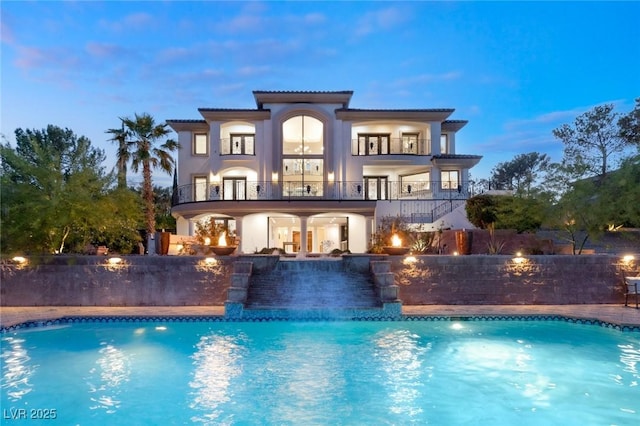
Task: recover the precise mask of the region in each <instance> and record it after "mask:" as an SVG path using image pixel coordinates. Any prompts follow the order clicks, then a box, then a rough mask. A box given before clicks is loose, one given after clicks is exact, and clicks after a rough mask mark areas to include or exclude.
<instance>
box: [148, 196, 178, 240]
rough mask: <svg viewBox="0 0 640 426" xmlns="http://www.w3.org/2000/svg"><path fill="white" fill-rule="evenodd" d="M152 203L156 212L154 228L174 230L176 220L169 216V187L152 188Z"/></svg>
mask: <svg viewBox="0 0 640 426" xmlns="http://www.w3.org/2000/svg"><path fill="white" fill-rule="evenodd" d="M153 193H154V194H155V196H154V199H153V202H154V203H155V210H156V227H158V228H160V229H167V230H169V229H174V230H175V229H176V218H175V217H173V216H171V204H172V198H173V190H172V188H170V187H164V188H163V187H160V186H154V187H153Z"/></svg>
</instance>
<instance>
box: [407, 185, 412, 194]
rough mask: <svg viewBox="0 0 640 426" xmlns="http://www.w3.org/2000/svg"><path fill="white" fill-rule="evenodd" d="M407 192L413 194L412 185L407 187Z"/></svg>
mask: <svg viewBox="0 0 640 426" xmlns="http://www.w3.org/2000/svg"><path fill="white" fill-rule="evenodd" d="M407 192H408V193H409V194H411V185H407Z"/></svg>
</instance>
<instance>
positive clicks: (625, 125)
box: [618, 98, 640, 152]
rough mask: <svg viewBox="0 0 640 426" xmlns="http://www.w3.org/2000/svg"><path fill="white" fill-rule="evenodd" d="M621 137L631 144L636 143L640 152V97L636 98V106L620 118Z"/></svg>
mask: <svg viewBox="0 0 640 426" xmlns="http://www.w3.org/2000/svg"><path fill="white" fill-rule="evenodd" d="M618 127H619V128H620V137H621V138H622V139H623V140H624V141H625V142H626V143H628V144H629V145H635V146H636V148H637V149H638V151H639V152H640V98H636V106H635V107H634V108H633V110H631V111H630V112H629V113H628V114H626V115H623V116H622V117H620V120H618Z"/></svg>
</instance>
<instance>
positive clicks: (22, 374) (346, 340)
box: [0, 321, 640, 426]
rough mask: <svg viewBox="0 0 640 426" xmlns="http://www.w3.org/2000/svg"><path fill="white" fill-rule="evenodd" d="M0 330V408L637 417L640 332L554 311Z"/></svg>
mask: <svg viewBox="0 0 640 426" xmlns="http://www.w3.org/2000/svg"><path fill="white" fill-rule="evenodd" d="M1 342H2V355H1V356H2V400H1V402H2V409H1V411H2V413H0V414H1V415H2V417H1V419H2V423H3V424H4V422H7V424H38V423H37V422H36V423H34V420H40V421H41V424H64V425H75V424H77V425H160V424H162V425H172V424H176V425H181V424H211V425H300V424H303V425H405V424H421V425H422V424H431V425H462V424H464V425H476V424H477V425H514V424H518V425H550V424H562V425H580V426H583V425H595V424H601V425H609V424H615V425H632V424H633V425H635V424H640V372H639V369H640V334H639V333H637V332H627V333H623V332H620V331H616V330H612V329H607V328H603V327H598V326H593V325H580V324H572V323H568V322H564V321H460V322H456V321H390V322H384V321H375V322H364V321H363V322H360V321H356V322H347V321H344V322H343V321H335V322H334V321H328V322H264V323H255V322H193V323H187V322H151V321H150V322H145V321H142V322H137V323H129V322H115V323H102V322H93V323H71V324H66V325H64V324H63V325H59V326H51V327H40V328H32V329H25V330H23V331H18V332H11V333H6V334H4V335H2V336H1ZM47 416H48V417H49V418H51V417H55V418H54V419H52V420H45V419H44V418H45V417H47Z"/></svg>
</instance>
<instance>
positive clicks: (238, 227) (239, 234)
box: [231, 216, 244, 254]
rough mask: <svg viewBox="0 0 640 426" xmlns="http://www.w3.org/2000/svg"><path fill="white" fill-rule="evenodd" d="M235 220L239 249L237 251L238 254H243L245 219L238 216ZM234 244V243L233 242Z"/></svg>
mask: <svg viewBox="0 0 640 426" xmlns="http://www.w3.org/2000/svg"><path fill="white" fill-rule="evenodd" d="M234 219H235V220H236V238H237V239H238V241H239V242H238V248H237V249H236V253H237V254H240V253H242V219H244V217H243V216H236V217H234ZM231 243H232V244H233V241H232V242H231Z"/></svg>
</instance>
